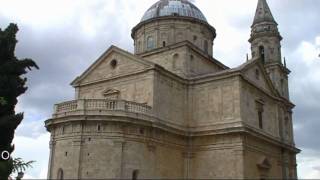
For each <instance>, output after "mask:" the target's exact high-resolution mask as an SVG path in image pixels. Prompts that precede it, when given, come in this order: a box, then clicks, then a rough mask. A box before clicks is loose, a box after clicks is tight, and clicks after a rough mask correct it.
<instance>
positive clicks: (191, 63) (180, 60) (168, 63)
mask: <svg viewBox="0 0 320 180" xmlns="http://www.w3.org/2000/svg"><path fill="white" fill-rule="evenodd" d="M143 58H144V59H146V60H148V61H151V62H153V63H156V64H159V65H160V66H162V67H164V68H165V69H166V70H168V71H171V72H173V73H175V74H177V75H179V76H180V77H183V78H189V77H196V76H199V75H204V74H209V73H215V72H218V71H221V70H222V68H221V67H219V66H218V65H217V64H215V63H214V62H212V61H211V60H210V59H208V58H207V57H204V56H201V55H200V54H199V53H197V52H195V51H194V50H193V49H192V48H190V47H189V46H187V45H183V46H179V47H173V48H170V49H166V50H165V51H159V52H154V53H150V54H145V55H144V56H143Z"/></svg>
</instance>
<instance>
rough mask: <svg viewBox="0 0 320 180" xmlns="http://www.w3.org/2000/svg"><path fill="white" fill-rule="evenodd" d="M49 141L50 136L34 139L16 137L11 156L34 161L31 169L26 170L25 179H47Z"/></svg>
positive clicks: (44, 135) (43, 135) (47, 134)
mask: <svg viewBox="0 0 320 180" xmlns="http://www.w3.org/2000/svg"><path fill="white" fill-rule="evenodd" d="M49 140H50V134H49V133H45V134H41V135H39V136H38V137H36V138H30V137H25V136H16V137H15V138H14V141H13V143H14V144H15V151H14V152H13V154H12V156H13V157H14V158H15V157H20V158H22V159H23V160H24V161H30V160H34V161H36V162H35V163H34V164H33V168H32V169H27V172H26V173H25V174H26V176H25V178H26V179H28V178H30V179H34V178H37V179H45V178H47V169H48V160H49Z"/></svg>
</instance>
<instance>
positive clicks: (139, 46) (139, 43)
mask: <svg viewBox="0 0 320 180" xmlns="http://www.w3.org/2000/svg"><path fill="white" fill-rule="evenodd" d="M137 51H138V52H140V51H141V41H138V46H137Z"/></svg>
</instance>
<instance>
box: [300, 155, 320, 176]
mask: <svg viewBox="0 0 320 180" xmlns="http://www.w3.org/2000/svg"><path fill="white" fill-rule="evenodd" d="M297 162H298V176H299V178H301V179H319V178H320V154H319V152H315V151H312V150H308V149H304V151H302V152H301V154H300V155H298V157H297Z"/></svg>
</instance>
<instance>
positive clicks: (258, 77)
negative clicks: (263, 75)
mask: <svg viewBox="0 0 320 180" xmlns="http://www.w3.org/2000/svg"><path fill="white" fill-rule="evenodd" d="M255 74H256V79H257V80H259V79H260V72H259V70H258V69H256V72H255Z"/></svg>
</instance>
